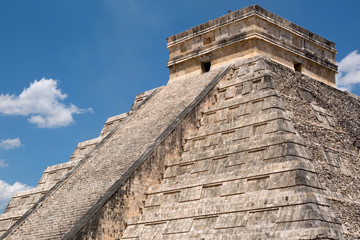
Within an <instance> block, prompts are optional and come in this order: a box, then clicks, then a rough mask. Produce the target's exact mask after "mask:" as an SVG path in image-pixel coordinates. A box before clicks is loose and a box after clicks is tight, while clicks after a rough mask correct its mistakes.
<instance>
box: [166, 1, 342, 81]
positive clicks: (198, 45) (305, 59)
mask: <svg viewBox="0 0 360 240" xmlns="http://www.w3.org/2000/svg"><path fill="white" fill-rule="evenodd" d="M167 42H168V44H167V47H168V49H169V60H168V65H167V66H168V67H169V69H170V80H173V79H177V78H184V77H188V76H189V75H188V74H199V73H201V72H206V71H208V70H210V68H217V67H220V66H224V65H226V64H228V63H229V62H231V61H234V60H239V59H244V58H249V57H253V56H256V55H263V56H267V57H270V58H271V59H272V60H273V61H276V62H278V63H281V64H283V65H285V66H287V67H289V68H292V69H294V70H296V71H299V72H301V73H303V74H305V75H308V76H310V77H312V78H314V79H316V80H319V81H321V82H324V83H327V84H329V85H331V86H335V74H336V72H337V66H336V65H335V54H336V49H335V43H333V42H331V41H329V40H327V39H325V38H323V37H321V36H319V35H317V34H314V33H312V32H310V31H308V30H306V29H304V28H302V27H300V26H298V25H296V24H294V23H292V22H290V21H288V20H286V19H284V18H282V17H279V16H277V15H276V14H274V13H271V12H269V11H267V10H265V9H263V8H261V7H259V6H257V5H253V6H249V7H246V8H243V9H240V10H238V11H235V12H230V13H229V14H226V15H224V16H222V17H219V18H216V19H214V20H210V21H209V22H207V23H204V24H201V25H199V26H196V27H194V28H191V29H189V30H187V31H185V32H182V33H179V34H176V35H173V36H171V37H169V38H168V39H167Z"/></svg>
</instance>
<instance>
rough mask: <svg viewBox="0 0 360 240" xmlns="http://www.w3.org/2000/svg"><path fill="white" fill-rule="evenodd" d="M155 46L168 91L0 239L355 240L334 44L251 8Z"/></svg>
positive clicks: (358, 175)
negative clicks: (160, 48) (163, 56)
mask: <svg viewBox="0 0 360 240" xmlns="http://www.w3.org/2000/svg"><path fill="white" fill-rule="evenodd" d="M304 14H305V13H304ZM167 48H168V50H169V60H168V63H167V67H168V68H169V71H170V76H169V81H168V83H167V85H165V86H160V87H158V88H156V89H152V90H149V91H146V92H144V93H140V94H138V95H137V96H136V97H135V100H134V103H133V105H132V106H131V109H130V111H129V112H127V113H122V114H120V115H117V116H113V117H110V118H109V119H108V120H107V121H106V122H105V125H104V127H103V129H102V131H101V133H100V135H99V137H97V138H95V139H91V140H88V141H85V142H81V143H79V144H78V146H77V147H76V149H75V151H74V153H73V154H72V156H71V158H70V160H69V161H67V162H65V163H63V164H59V165H55V166H50V167H48V168H46V169H45V171H44V173H43V175H42V177H41V179H40V181H39V183H38V186H37V187H36V188H34V189H30V190H26V191H23V192H19V193H17V194H16V195H15V196H14V197H13V198H12V199H11V201H10V202H9V204H8V205H7V208H6V210H5V212H4V213H3V214H1V215H0V239H7V240H10V239H16V240H18V239H22V240H27V239H29V240H30V239H36V240H41V239H129V240H130V239H141V240H143V239H146V240H147V239H166V240H171V239H173V240H175V239H204V240H215V239H222V240H225V239H226V240H235V239H243V240H260V239H261V240H263V239H274V240H275V239H276V240H279V239H283V240H310V239H317V240H319V239H322V240H323V239H327V240H340V239H350V240H355V239H360V98H359V97H357V96H355V95H351V94H349V93H347V92H342V91H340V90H338V89H337V88H336V87H335V74H336V72H337V66H336V65H335V55H336V49H335V44H334V43H333V42H331V41H329V40H327V39H325V38H323V37H321V36H319V35H316V34H315V33H312V32H310V31H308V30H306V29H304V28H302V27H300V26H298V25H296V24H294V23H292V22H290V21H288V20H286V19H283V18H281V17H279V16H277V15H275V14H273V13H271V12H269V11H267V10H265V9H263V8H261V7H259V6H257V5H254V6H249V7H246V8H243V9H241V10H238V11H234V12H230V13H228V14H227V15H224V16H222V17H219V18H217V19H214V20H210V21H209V22H207V23H204V24H201V25H199V26H196V27H194V28H191V29H189V30H187V31H184V32H182V33H179V34H176V35H173V36H170V37H169V38H168V39H167Z"/></svg>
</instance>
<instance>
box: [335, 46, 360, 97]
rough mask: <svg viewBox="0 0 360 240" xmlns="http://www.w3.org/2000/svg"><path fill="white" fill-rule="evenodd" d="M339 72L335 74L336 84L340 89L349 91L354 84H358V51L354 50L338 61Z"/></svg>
mask: <svg viewBox="0 0 360 240" xmlns="http://www.w3.org/2000/svg"><path fill="white" fill-rule="evenodd" d="M336 64H337V65H338V66H339V73H338V74H337V75H336V85H337V87H338V88H339V89H341V90H346V91H350V90H351V89H352V87H353V86H354V85H355V84H360V53H358V50H355V51H353V52H351V53H350V54H348V55H347V56H346V57H344V58H343V59H342V60H341V61H340V62H337V63H336Z"/></svg>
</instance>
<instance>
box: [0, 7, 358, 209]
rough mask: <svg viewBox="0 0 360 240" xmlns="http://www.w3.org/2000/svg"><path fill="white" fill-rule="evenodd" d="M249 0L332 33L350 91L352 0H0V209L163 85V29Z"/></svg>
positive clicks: (353, 78) (354, 85) (353, 73)
mask: <svg viewBox="0 0 360 240" xmlns="http://www.w3.org/2000/svg"><path fill="white" fill-rule="evenodd" d="M252 4H258V5H260V6H262V7H263V8H265V9H267V10H269V11H271V12H274V13H276V14H277V15H280V16H281V17H284V18H286V19H288V20H290V21H292V22H294V23H296V24H298V25H300V26H302V27H304V28H306V29H308V30H310V31H312V32H314V33H317V34H319V35H321V36H323V37H325V38H327V39H329V40H331V41H333V42H335V43H336V49H337V50H338V55H337V62H340V65H341V70H342V72H341V74H340V75H339V79H341V81H343V84H342V86H341V87H345V88H347V89H350V90H351V91H352V92H353V93H355V94H357V95H360V84H359V82H360V53H359V52H356V51H360V41H359V39H360V28H359V23H360V17H359V9H360V1H358V0H348V1H336V0H326V1H325V0H324V1H322V0H317V1H314V0H302V1H290V0H271V1H270V0H262V1H261V0H259V1H250V0H247V1H245V0H243V1H240V0H237V1H231V0H222V1H215V0H207V1H205V0H197V1H194V0H193V1H190V0H182V1H170V0H167V1H163V0H159V1H158V0H153V1H148V0H146V1H145V0H97V1H93V0H86V1H82V0H77V1H74V0H58V1H56V0H54V1H49V0H32V1H28V0H1V1H0V34H1V37H0V212H2V210H3V209H4V207H5V205H6V202H7V201H8V200H9V198H10V197H11V195H12V194H13V193H14V192H15V191H17V190H21V189H24V188H26V187H27V186H28V187H31V186H33V187H34V186H36V185H37V182H38V181H39V179H40V177H41V175H42V172H43V171H44V170H45V168H46V167H47V166H50V165H55V164H59V163H63V162H67V161H68V160H69V157H70V156H71V154H72V152H73V151H74V149H75V147H76V145H77V143H78V142H81V141H85V140H88V139H92V138H95V137H97V136H98V135H99V133H100V131H101V129H102V127H103V125H104V123H105V121H106V119H107V118H108V117H111V116H114V115H117V114H120V113H123V112H127V111H128V110H129V108H130V107H131V104H132V101H133V99H134V97H135V96H136V94H138V93H140V92H143V91H146V90H149V89H152V88H155V87H158V86H161V85H164V84H166V82H167V81H168V74H169V72H168V69H167V68H166V60H167V59H168V51H167V49H166V38H167V37H168V36H170V35H173V34H176V33H179V32H182V31H185V30H187V29H189V28H191V27H194V26H196V25H199V24H201V23H204V22H206V21H208V20H210V19H214V18H217V17H219V16H222V15H225V14H227V12H228V10H233V11H235V10H238V9H241V8H243V7H246V6H248V5H252ZM349 54H350V55H349ZM344 59H345V60H344ZM341 60H343V61H341ZM39 100H41V101H39Z"/></svg>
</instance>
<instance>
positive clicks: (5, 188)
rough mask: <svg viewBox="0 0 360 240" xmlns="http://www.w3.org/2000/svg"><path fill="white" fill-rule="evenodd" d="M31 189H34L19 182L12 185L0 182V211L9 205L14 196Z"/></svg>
mask: <svg viewBox="0 0 360 240" xmlns="http://www.w3.org/2000/svg"><path fill="white" fill-rule="evenodd" d="M31 188H32V187H30V186H27V185H26V184H22V183H19V182H16V183H14V184H13V185H10V184H8V183H6V182H4V181H3V180H0V209H3V208H5V207H6V205H7V204H8V202H9V201H10V199H11V198H12V196H14V194H15V193H17V192H20V191H23V190H27V189H31Z"/></svg>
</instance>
